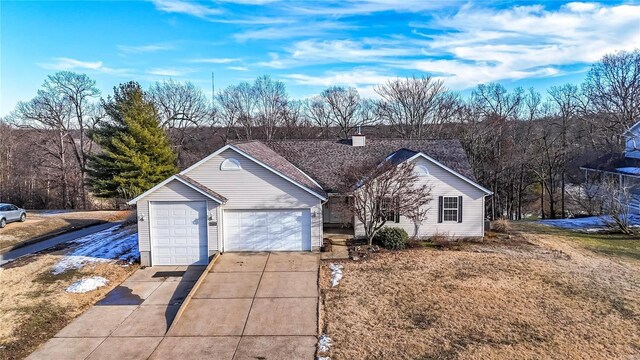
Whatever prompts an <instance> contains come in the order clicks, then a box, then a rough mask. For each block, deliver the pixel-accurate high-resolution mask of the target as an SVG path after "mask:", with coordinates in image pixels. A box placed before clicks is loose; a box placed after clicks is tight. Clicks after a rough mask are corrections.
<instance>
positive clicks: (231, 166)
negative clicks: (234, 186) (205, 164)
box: [220, 158, 242, 171]
mask: <svg viewBox="0 0 640 360" xmlns="http://www.w3.org/2000/svg"><path fill="white" fill-rule="evenodd" d="M240 170H242V165H240V161H238V160H236V159H234V158H228V159H225V160H224V161H223V162H222V164H220V171H240Z"/></svg>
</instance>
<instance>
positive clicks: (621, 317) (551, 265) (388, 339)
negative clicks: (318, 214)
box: [321, 231, 640, 360]
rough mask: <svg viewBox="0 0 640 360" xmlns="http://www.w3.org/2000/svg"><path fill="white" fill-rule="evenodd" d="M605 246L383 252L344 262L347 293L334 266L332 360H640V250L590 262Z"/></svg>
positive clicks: (554, 241)
mask: <svg viewBox="0 0 640 360" xmlns="http://www.w3.org/2000/svg"><path fill="white" fill-rule="evenodd" d="M593 241H595V242H596V244H597V245H590V242H593ZM625 241H629V240H625ZM602 242H603V241H600V242H598V240H597V239H596V240H593V239H591V240H589V241H587V240H584V239H581V238H580V237H575V238H574V237H572V236H567V234H566V233H543V232H533V231H532V232H527V233H523V234H521V235H517V234H516V235H513V236H512V237H511V238H510V239H504V238H500V239H496V240H493V241H488V242H485V243H482V244H464V245H461V246H458V247H456V248H455V249H446V250H439V249H435V248H420V249H410V250H405V251H400V252H385V253H380V254H377V255H376V256H373V257H372V258H371V259H368V260H365V261H359V262H354V261H344V262H342V265H343V266H344V278H343V279H342V281H341V283H340V285H339V286H338V287H337V288H331V287H330V284H329V279H330V273H329V270H328V268H327V265H328V263H324V264H323V266H322V272H321V287H322V296H323V302H322V304H323V305H322V311H321V321H322V324H323V325H322V326H323V328H324V331H325V332H326V333H327V334H328V335H329V336H330V337H331V338H332V340H333V343H334V345H333V346H332V348H331V350H330V353H329V354H328V355H330V356H331V358H332V359H333V360H336V359H489V358H490V359H521V358H536V359H538V358H609V359H611V358H638V357H640V267H639V263H638V262H637V261H635V260H634V256H627V255H628V254H629V253H633V252H634V251H633V250H632V249H633V246H630V247H629V246H627V247H625V246H623V248H625V249H629V248H631V250H625V251H622V252H623V253H625V254H627V255H622V256H620V257H619V256H613V255H611V254H615V253H616V251H610V252H607V251H601V252H592V251H590V250H588V248H589V247H591V246H594V247H595V248H597V249H604V248H606V247H607V246H606V245H602ZM605 244H606V242H605ZM609 246H613V245H609Z"/></svg>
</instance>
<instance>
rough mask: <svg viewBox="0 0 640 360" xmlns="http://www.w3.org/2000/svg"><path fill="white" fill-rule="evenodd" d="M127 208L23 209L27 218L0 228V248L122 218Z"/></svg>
mask: <svg viewBox="0 0 640 360" xmlns="http://www.w3.org/2000/svg"><path fill="white" fill-rule="evenodd" d="M128 215H129V211H110V210H97V211H55V210H50V211H47V210H41V211H27V221H25V222H24V223H20V222H14V223H10V224H7V226H6V227H5V228H4V229H0V250H2V249H6V250H8V249H9V248H10V247H14V246H16V245H20V244H21V243H26V242H33V241H37V240H42V239H46V238H49V237H52V236H55V235H58V234H61V233H64V232H67V231H71V230H74V229H79V228H83V227H87V226H91V225H97V224H101V223H105V222H110V221H120V220H124V219H125V218H126V217H127V216H128Z"/></svg>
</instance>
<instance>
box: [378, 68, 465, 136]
mask: <svg viewBox="0 0 640 360" xmlns="http://www.w3.org/2000/svg"><path fill="white" fill-rule="evenodd" d="M375 91H376V92H377V93H378V95H380V97H381V98H382V99H381V100H380V101H379V102H378V104H377V105H378V106H377V113H378V116H379V117H380V119H381V120H382V121H384V122H385V123H386V124H389V125H391V127H392V128H393V129H394V131H395V132H396V133H397V134H398V135H399V136H400V137H402V138H405V139H420V138H422V137H424V136H425V135H426V136H428V137H436V136H435V134H436V133H439V131H438V130H439V127H440V125H442V124H443V123H444V122H446V121H449V120H450V119H451V118H452V117H453V114H454V113H455V111H456V110H457V108H458V101H457V97H456V96H455V95H454V94H452V93H450V92H449V90H448V89H447V88H446V87H445V86H444V83H443V82H442V81H441V80H435V79H433V78H432V77H429V76H427V77H421V78H416V77H411V78H404V79H400V78H398V79H394V80H389V81H388V82H387V83H386V84H384V85H379V86H377V87H376V88H375ZM430 129H431V130H432V131H429V130H430Z"/></svg>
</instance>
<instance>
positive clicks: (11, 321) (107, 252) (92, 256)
mask: <svg viewBox="0 0 640 360" xmlns="http://www.w3.org/2000/svg"><path fill="white" fill-rule="evenodd" d="M135 230H136V227H135V226H129V227H125V228H122V227H120V228H117V229H109V230H105V231H103V232H100V233H97V234H96V235H94V236H87V237H85V238H81V239H78V240H77V241H76V242H74V243H68V244H65V245H64V246H66V247H65V248H62V247H59V248H58V249H53V250H52V251H49V252H46V253H40V254H37V255H30V256H26V257H23V258H20V259H18V260H16V261H14V262H11V263H9V264H6V265H4V266H3V267H0V324H2V326H0V359H7V360H10V359H22V358H24V357H26V356H27V355H28V354H29V353H31V352H32V351H33V350H34V349H36V348H37V347H38V346H39V345H41V344H43V343H44V342H46V341H47V340H48V339H50V338H51V337H53V335H55V334H56V333H57V332H58V331H59V330H60V329H62V328H63V327H64V326H66V325H67V324H68V323H69V322H71V320H73V319H74V318H75V317H77V316H78V315H80V314H81V313H82V312H83V311H85V310H86V309H87V308H88V307H89V306H91V305H93V304H94V303H95V302H96V301H97V300H99V299H100V298H102V297H103V296H104V295H105V294H106V293H107V292H109V291H110V290H111V289H113V288H114V287H116V286H117V285H118V284H120V283H121V282H122V281H124V280H125V279H126V278H127V277H128V276H129V275H130V274H131V273H132V272H134V271H135V270H136V269H137V268H138V265H137V264H135V263H133V264H131V263H130V262H131V261H132V260H134V259H135V258H136V257H137V256H138V253H137V237H136V236H135ZM91 276H101V277H104V278H105V279H107V280H108V281H109V282H108V284H107V285H106V286H104V287H101V288H98V289H97V290H94V291H90V292H86V293H70V292H67V291H66V289H67V287H68V286H69V285H71V284H72V283H74V282H75V281H78V280H80V279H85V278H88V277H91Z"/></svg>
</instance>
